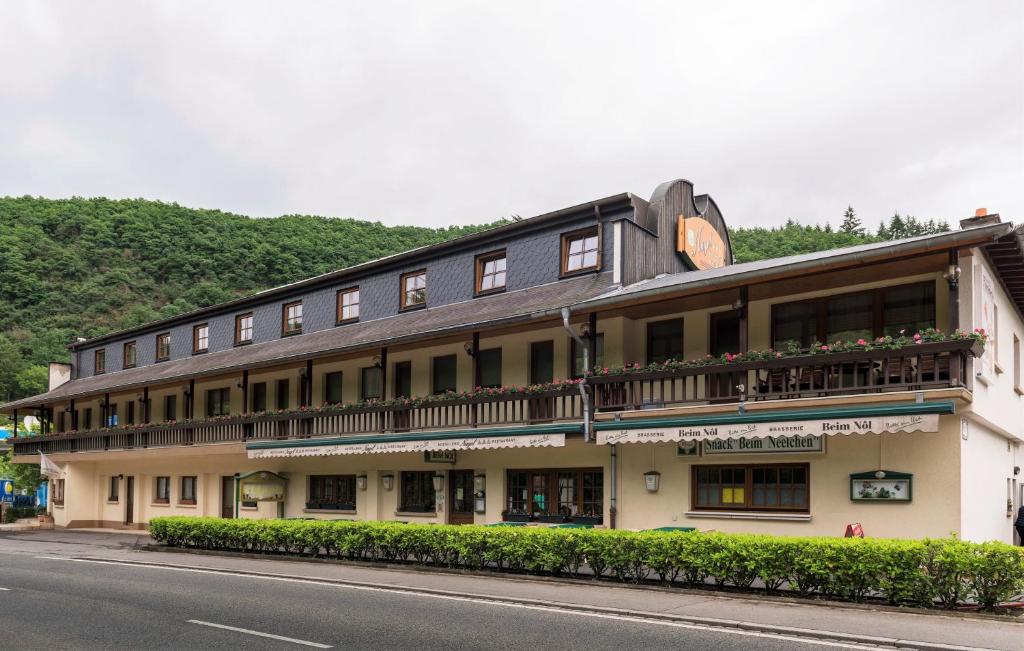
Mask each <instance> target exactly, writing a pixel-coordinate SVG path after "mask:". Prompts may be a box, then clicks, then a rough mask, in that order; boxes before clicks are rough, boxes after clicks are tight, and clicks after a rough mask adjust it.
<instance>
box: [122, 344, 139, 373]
mask: <svg viewBox="0 0 1024 651" xmlns="http://www.w3.org/2000/svg"><path fill="white" fill-rule="evenodd" d="M136 362H138V349H137V348H136V347H135V342H134V341H129V342H128V343H126V344H125V345H124V368H135V364H136Z"/></svg>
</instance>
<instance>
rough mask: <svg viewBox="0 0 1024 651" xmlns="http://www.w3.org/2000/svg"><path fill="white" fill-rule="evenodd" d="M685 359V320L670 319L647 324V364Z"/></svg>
mask: <svg viewBox="0 0 1024 651" xmlns="http://www.w3.org/2000/svg"><path fill="white" fill-rule="evenodd" d="M682 358H683V320H682V319H669V320H668V321H654V322H652V323H648V324H647V363H648V364H654V363H658V362H664V361H665V360H669V359H682Z"/></svg>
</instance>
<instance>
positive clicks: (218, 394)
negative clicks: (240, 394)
mask: <svg viewBox="0 0 1024 651" xmlns="http://www.w3.org/2000/svg"><path fill="white" fill-rule="evenodd" d="M230 413H231V389H229V388H227V387H225V388H223V389H210V390H209V391H207V392H206V417H207V418H214V417H216V416H227V415H228V414H230Z"/></svg>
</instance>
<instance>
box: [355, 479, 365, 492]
mask: <svg viewBox="0 0 1024 651" xmlns="http://www.w3.org/2000/svg"><path fill="white" fill-rule="evenodd" d="M356 486H358V487H359V490H361V491H364V490H366V475H359V476H357V477H356Z"/></svg>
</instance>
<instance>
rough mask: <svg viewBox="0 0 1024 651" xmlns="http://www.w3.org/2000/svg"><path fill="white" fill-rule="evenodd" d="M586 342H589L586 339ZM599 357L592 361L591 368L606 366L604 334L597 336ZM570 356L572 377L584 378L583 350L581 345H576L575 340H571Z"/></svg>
mask: <svg viewBox="0 0 1024 651" xmlns="http://www.w3.org/2000/svg"><path fill="white" fill-rule="evenodd" d="M583 341H584V342H586V341H587V340H586V339H584V340H583ZM596 348H597V355H596V359H592V360H591V361H590V366H591V368H597V367H599V366H604V334H603V333H599V334H598V335H597V346H596ZM569 354H570V355H571V360H572V368H571V369H570V370H571V375H572V377H573V378H581V377H583V349H582V348H580V346H579V344H577V343H576V340H575V339H570V340H569Z"/></svg>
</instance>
